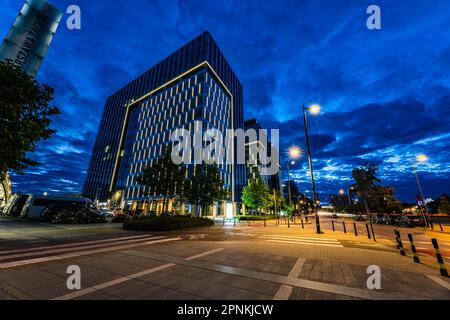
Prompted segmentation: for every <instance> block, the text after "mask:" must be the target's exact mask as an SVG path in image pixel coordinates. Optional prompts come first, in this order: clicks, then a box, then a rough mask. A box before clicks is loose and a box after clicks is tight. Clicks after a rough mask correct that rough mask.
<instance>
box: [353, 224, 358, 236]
mask: <svg viewBox="0 0 450 320" xmlns="http://www.w3.org/2000/svg"><path fill="white" fill-rule="evenodd" d="M353 229H355V236H358V229H356V223H355V222H353Z"/></svg>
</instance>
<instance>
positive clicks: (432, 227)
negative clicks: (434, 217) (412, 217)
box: [430, 221, 434, 230]
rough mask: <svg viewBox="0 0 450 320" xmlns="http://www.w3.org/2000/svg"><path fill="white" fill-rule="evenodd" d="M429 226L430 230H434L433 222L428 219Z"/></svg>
mask: <svg viewBox="0 0 450 320" xmlns="http://www.w3.org/2000/svg"><path fill="white" fill-rule="evenodd" d="M430 227H431V230H434V225H433V222H431V221H430Z"/></svg>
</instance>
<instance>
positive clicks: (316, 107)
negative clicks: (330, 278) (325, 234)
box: [302, 104, 321, 233]
mask: <svg viewBox="0 0 450 320" xmlns="http://www.w3.org/2000/svg"><path fill="white" fill-rule="evenodd" d="M302 109H303V122H304V124H305V135H306V146H307V147H308V162H309V172H310V174H311V186H312V192H313V203H314V212H315V217H316V232H317V233H321V231H320V220H319V214H318V212H317V204H316V200H317V199H316V186H315V184H314V172H313V167H312V159H311V148H310V146H309V136H308V119H307V118H306V111H309V113H311V114H313V115H318V114H319V113H320V105H318V104H313V105H311V106H309V107H305V106H303V108H302Z"/></svg>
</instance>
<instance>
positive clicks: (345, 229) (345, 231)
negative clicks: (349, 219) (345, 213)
mask: <svg viewBox="0 0 450 320" xmlns="http://www.w3.org/2000/svg"><path fill="white" fill-rule="evenodd" d="M342 225H343V226H344V233H347V228H346V227H345V221H342Z"/></svg>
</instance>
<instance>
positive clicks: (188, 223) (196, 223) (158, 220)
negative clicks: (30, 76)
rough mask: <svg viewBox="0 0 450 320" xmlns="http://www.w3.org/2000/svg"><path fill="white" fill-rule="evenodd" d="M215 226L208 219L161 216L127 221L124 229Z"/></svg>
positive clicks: (166, 229)
mask: <svg viewBox="0 0 450 320" xmlns="http://www.w3.org/2000/svg"><path fill="white" fill-rule="evenodd" d="M213 224H214V222H213V221H212V220H210V219H206V218H193V217H182V216H179V217H167V216H162V217H161V216H159V217H145V218H138V219H131V220H126V221H125V222H124V224H123V228H124V229H125V230H135V231H171V230H183V229H190V228H198V227H209V226H212V225H213Z"/></svg>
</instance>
